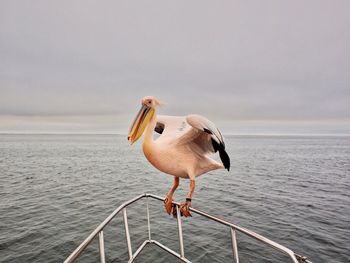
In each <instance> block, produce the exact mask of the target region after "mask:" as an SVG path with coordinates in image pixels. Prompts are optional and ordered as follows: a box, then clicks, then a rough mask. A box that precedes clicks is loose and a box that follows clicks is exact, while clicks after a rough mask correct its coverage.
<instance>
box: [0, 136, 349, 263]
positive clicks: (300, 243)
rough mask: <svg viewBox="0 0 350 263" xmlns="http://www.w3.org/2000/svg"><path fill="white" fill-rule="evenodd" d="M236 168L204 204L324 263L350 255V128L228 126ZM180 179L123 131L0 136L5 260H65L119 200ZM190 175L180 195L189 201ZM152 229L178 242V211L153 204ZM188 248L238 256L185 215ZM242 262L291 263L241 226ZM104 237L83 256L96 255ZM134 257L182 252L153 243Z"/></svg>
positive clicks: (137, 239)
mask: <svg viewBox="0 0 350 263" xmlns="http://www.w3.org/2000/svg"><path fill="white" fill-rule="evenodd" d="M226 144H227V151H228V153H229V155H230V157H231V163H232V166H231V171H230V172H227V171H225V170H220V171H213V172H210V173H208V174H205V175H203V176H201V177H199V178H198V179H197V184H196V191H195V194H194V199H193V206H194V207H195V208H198V209H201V210H204V211H207V212H209V213H212V214H214V215H217V216H219V217H222V218H225V219H227V220H229V221H232V222H234V223H236V224H238V225H240V226H243V227H246V228H248V229H251V230H253V231H255V232H257V233H259V234H262V235H264V236H266V237H268V238H270V239H272V240H273V241H276V242H278V243H280V244H282V245H285V246H287V247H288V248H290V249H292V250H293V251H295V252H296V253H298V254H301V255H304V256H307V257H308V258H309V259H310V260H312V261H313V262H314V263H316V262H332V263H333V262H344V263H345V262H350V138H349V137H316V136H309V137H301V136H295V137H293V136H290V137H287V136H282V137H278V136H228V137H226ZM172 180H173V178H172V177H171V176H169V175H165V174H162V173H161V172H159V171H157V170H156V169H155V168H153V167H152V166H151V165H150V164H149V163H148V162H147V161H146V159H145V158H144V156H143V154H142V150H141V145H140V143H136V144H135V145H133V146H130V145H129V143H128V142H127V140H126V137H125V136H119V135H0V200H1V201H0V262H20V263H22V262H62V261H63V260H64V259H65V258H66V257H67V256H68V255H69V254H70V253H71V252H72V251H73V250H74V249H75V248H76V247H77V246H78V245H79V244H80V243H81V242H82V241H83V240H84V239H85V238H86V237H87V236H88V235H89V234H90V232H91V231H92V230H93V229H94V228H95V227H96V226H97V225H99V224H100V222H102V221H103V220H104V219H105V218H106V217H107V216H108V215H109V214H110V213H111V212H112V211H113V210H114V209H115V208H116V207H118V206H119V205H120V204H121V203H122V202H124V201H126V200H129V199H131V198H133V197H135V196H136V195H138V194H141V193H145V192H149V193H154V194H157V195H161V196H164V195H165V194H166V192H167V191H168V189H169V188H170V186H171V184H172ZM187 190H188V181H187V180H181V182H180V187H179V189H178V191H177V192H176V193H175V199H176V201H183V200H184V198H185V196H186V193H187ZM150 209H151V229H152V238H154V239H156V240H159V241H161V242H162V243H164V244H166V245H168V246H169V247H170V248H173V249H174V250H176V251H179V247H178V239H177V232H176V231H177V230H176V220H175V219H174V218H172V217H170V216H168V215H167V214H165V211H164V210H163V207H162V204H161V203H160V202H157V201H151V202H150ZM127 211H128V219H129V224H130V233H131V243H132V248H133V249H134V251H135V249H136V248H137V246H138V245H140V244H141V243H142V241H143V240H145V239H146V238H147V227H146V226H147V221H146V210H145V203H144V202H143V201H142V202H138V203H136V204H135V205H132V206H131V207H130V208H128V210H127ZM123 227H124V226H123V224H122V216H121V215H120V216H118V217H117V218H115V219H114V220H113V221H112V222H111V224H110V225H109V226H108V227H107V228H106V229H105V246H106V259H107V262H126V261H127V257H128V254H127V248H126V242H125V233H124V228H123ZM183 230H184V243H185V255H186V257H187V258H189V259H190V260H192V261H193V262H232V251H231V243H230V242H231V241H230V230H229V229H228V228H227V227H224V226H222V225H218V224H216V223H214V222H210V221H208V220H204V219H203V218H201V217H200V216H198V215H194V216H193V217H192V218H185V219H183ZM237 238H238V248H239V256H240V260H241V262H290V261H288V259H286V258H285V257H283V255H281V254H279V253H275V252H274V251H273V250H272V249H270V248H269V247H267V246H266V245H262V244H260V243H258V242H256V241H254V240H251V239H249V238H247V237H246V236H244V235H242V234H238V235H237ZM97 245H98V244H97V241H96V240H95V241H94V242H93V243H92V244H91V245H90V246H89V249H88V250H87V251H85V252H84V253H83V254H82V255H81V257H80V258H79V260H78V262H98V259H99V258H98V246H97ZM136 262H178V261H177V260H176V259H175V258H174V257H172V256H171V255H169V254H167V253H166V252H164V251H163V250H161V249H160V248H157V247H155V246H153V245H149V246H147V247H146V248H145V250H144V251H143V252H142V253H141V254H140V256H139V257H138V259H137V260H136Z"/></svg>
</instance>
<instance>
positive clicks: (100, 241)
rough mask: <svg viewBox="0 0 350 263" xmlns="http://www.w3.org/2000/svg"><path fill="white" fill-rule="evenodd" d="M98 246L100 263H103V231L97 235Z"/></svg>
mask: <svg viewBox="0 0 350 263" xmlns="http://www.w3.org/2000/svg"><path fill="white" fill-rule="evenodd" d="M98 245H99V249H100V262H101V263H105V262H106V258H105V244H104V239H103V230H101V231H100V233H98Z"/></svg>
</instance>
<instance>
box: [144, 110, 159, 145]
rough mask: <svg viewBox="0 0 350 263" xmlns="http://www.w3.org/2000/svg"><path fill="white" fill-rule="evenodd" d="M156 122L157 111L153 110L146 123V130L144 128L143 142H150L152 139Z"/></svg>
mask: <svg viewBox="0 0 350 263" xmlns="http://www.w3.org/2000/svg"><path fill="white" fill-rule="evenodd" d="M156 124H157V111H156V110H154V113H153V116H152V118H151V120H150V122H149V123H148V125H147V127H146V130H145V137H144V139H143V144H152V143H153V142H154V141H153V134H154V128H155V127H156Z"/></svg>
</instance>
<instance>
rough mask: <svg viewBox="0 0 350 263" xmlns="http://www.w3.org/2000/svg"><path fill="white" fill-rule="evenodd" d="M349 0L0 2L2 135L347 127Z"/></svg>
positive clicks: (334, 130) (349, 101)
mask: <svg viewBox="0 0 350 263" xmlns="http://www.w3.org/2000/svg"><path fill="white" fill-rule="evenodd" d="M349 11H350V1H348V0H344V1H339V0H329V1H321V0H314V1H313V0H308V1H305V0H289V1H279V0H276V1H267V0H266V1H259V0H257V1H249V0H248V1H247V0H242V1H233V0H230V1H223V0H221V1H212V0H211V1H204V0H200V1H188V0H186V1H165V0H159V1H158V0H152V1H149V0H148V1H117V0H113V1H97V0H96V1H87V0H81V1H71V0H69V1H62V0H60V1H47V0H43V1H15V0H9V1H1V2H0V92H1V93H0V132H77V133H80V132H82V133H85V132H99V133H104V132H107V133H124V134H125V133H127V130H128V128H129V125H130V123H131V121H132V119H133V118H134V115H135V114H136V113H137V111H138V109H139V107H140V100H141V98H142V97H143V96H146V95H154V96H156V97H158V98H159V99H161V100H162V101H164V102H165V103H166V106H164V107H163V108H161V109H160V113H163V114H169V115H183V114H189V113H198V114H202V115H204V116H206V117H208V118H210V119H211V120H212V121H213V122H214V123H216V124H217V125H218V126H219V127H221V128H222V130H223V132H224V133H347V134H350V48H349V47H350V15H349V14H350V13H349Z"/></svg>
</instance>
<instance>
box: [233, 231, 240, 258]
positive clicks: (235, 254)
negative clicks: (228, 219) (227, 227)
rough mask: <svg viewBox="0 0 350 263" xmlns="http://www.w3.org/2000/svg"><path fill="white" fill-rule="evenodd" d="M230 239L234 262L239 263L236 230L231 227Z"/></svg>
mask: <svg viewBox="0 0 350 263" xmlns="http://www.w3.org/2000/svg"><path fill="white" fill-rule="evenodd" d="M231 239H232V252H233V257H234V262H235V263H239V257H238V247H237V238H236V230H235V229H234V228H233V227H231Z"/></svg>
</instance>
